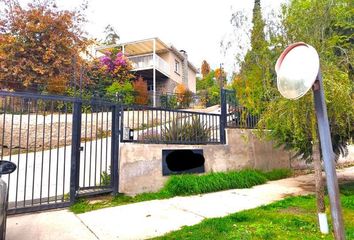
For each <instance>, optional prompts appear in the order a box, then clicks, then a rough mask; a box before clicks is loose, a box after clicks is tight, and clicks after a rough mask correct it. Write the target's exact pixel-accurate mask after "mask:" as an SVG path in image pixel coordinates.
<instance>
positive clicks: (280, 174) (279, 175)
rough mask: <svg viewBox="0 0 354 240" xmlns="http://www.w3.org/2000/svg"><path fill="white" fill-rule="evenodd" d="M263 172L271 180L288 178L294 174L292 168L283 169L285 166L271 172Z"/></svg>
mask: <svg viewBox="0 0 354 240" xmlns="http://www.w3.org/2000/svg"><path fill="white" fill-rule="evenodd" d="M263 174H264V176H265V177H266V178H267V179H268V180H270V181H273V180H279V179H283V178H288V177H291V176H292V175H293V173H292V171H291V169H283V168H281V169H274V170H272V171H270V172H265V173H263Z"/></svg>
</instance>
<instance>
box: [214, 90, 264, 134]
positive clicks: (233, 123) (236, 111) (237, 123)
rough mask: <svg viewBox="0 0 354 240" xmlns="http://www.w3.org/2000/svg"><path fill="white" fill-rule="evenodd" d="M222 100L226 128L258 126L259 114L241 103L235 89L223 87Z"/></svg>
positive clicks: (251, 127) (252, 127)
mask: <svg viewBox="0 0 354 240" xmlns="http://www.w3.org/2000/svg"><path fill="white" fill-rule="evenodd" d="M221 102H222V103H221V114H222V116H223V119H224V121H225V127H226V128H246V129H254V128H257V124H258V121H259V115H257V114H252V113H251V112H250V111H249V110H248V109H247V108H246V107H243V106H241V105H239V103H238V101H237V99H236V92H235V91H233V90H226V89H223V90H222V94H221Z"/></svg>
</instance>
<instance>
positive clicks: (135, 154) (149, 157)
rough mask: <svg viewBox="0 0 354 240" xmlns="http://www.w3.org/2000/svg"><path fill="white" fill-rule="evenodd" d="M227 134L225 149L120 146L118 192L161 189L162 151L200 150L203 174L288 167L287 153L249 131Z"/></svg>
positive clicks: (145, 145) (164, 178) (162, 145)
mask: <svg viewBox="0 0 354 240" xmlns="http://www.w3.org/2000/svg"><path fill="white" fill-rule="evenodd" d="M226 134H227V144H225V145H166V144H136V143H123V144H121V146H120V166H119V167H120V176H119V185H120V192H123V193H127V194H137V193H142V192H154V191H158V190H159V189H160V188H161V187H162V186H163V184H164V182H165V181H166V179H167V177H163V176H162V149H203V151H204V158H205V171H206V172H218V171H230V170H240V169H244V168H256V169H261V170H271V169H274V168H289V167H290V154H289V153H288V152H286V151H283V150H279V149H274V148H273V145H272V143H271V142H264V141H260V140H259V139H258V138H257V137H256V136H255V135H254V134H253V132H252V130H243V129H227V132H226Z"/></svg>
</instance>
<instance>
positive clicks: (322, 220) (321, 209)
mask: <svg viewBox="0 0 354 240" xmlns="http://www.w3.org/2000/svg"><path fill="white" fill-rule="evenodd" d="M312 158H313V166H314V169H315V185H316V200H317V213H318V221H319V224H320V230H321V232H322V233H325V234H328V222H327V216H326V206H325V201H324V196H325V194H324V181H323V179H322V165H321V155H320V147H319V143H318V142H315V143H314V144H313V146H312Z"/></svg>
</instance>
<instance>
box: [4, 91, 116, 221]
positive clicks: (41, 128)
mask: <svg viewBox="0 0 354 240" xmlns="http://www.w3.org/2000/svg"><path fill="white" fill-rule="evenodd" d="M119 114H120V106H118V105H114V104H112V103H107V102H102V101H98V100H97V101H96V100H92V101H89V102H85V101H82V100H81V99H78V98H71V97H64V96H44V95H37V94H29V93H12V92H0V144H1V145H0V159H3V160H9V161H12V162H14V163H16V165H17V170H16V171H15V172H14V173H12V174H10V175H8V176H6V175H3V176H2V179H3V180H4V181H5V182H7V184H8V201H9V210H8V212H9V214H11V213H22V212H29V211H37V210H45V209H52V208H59V207H66V206H69V205H70V204H72V203H73V202H74V201H75V199H76V197H78V196H83V195H92V194H97V193H104V192H114V193H116V192H117V191H118V148H119V126H120V124H119Z"/></svg>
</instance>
